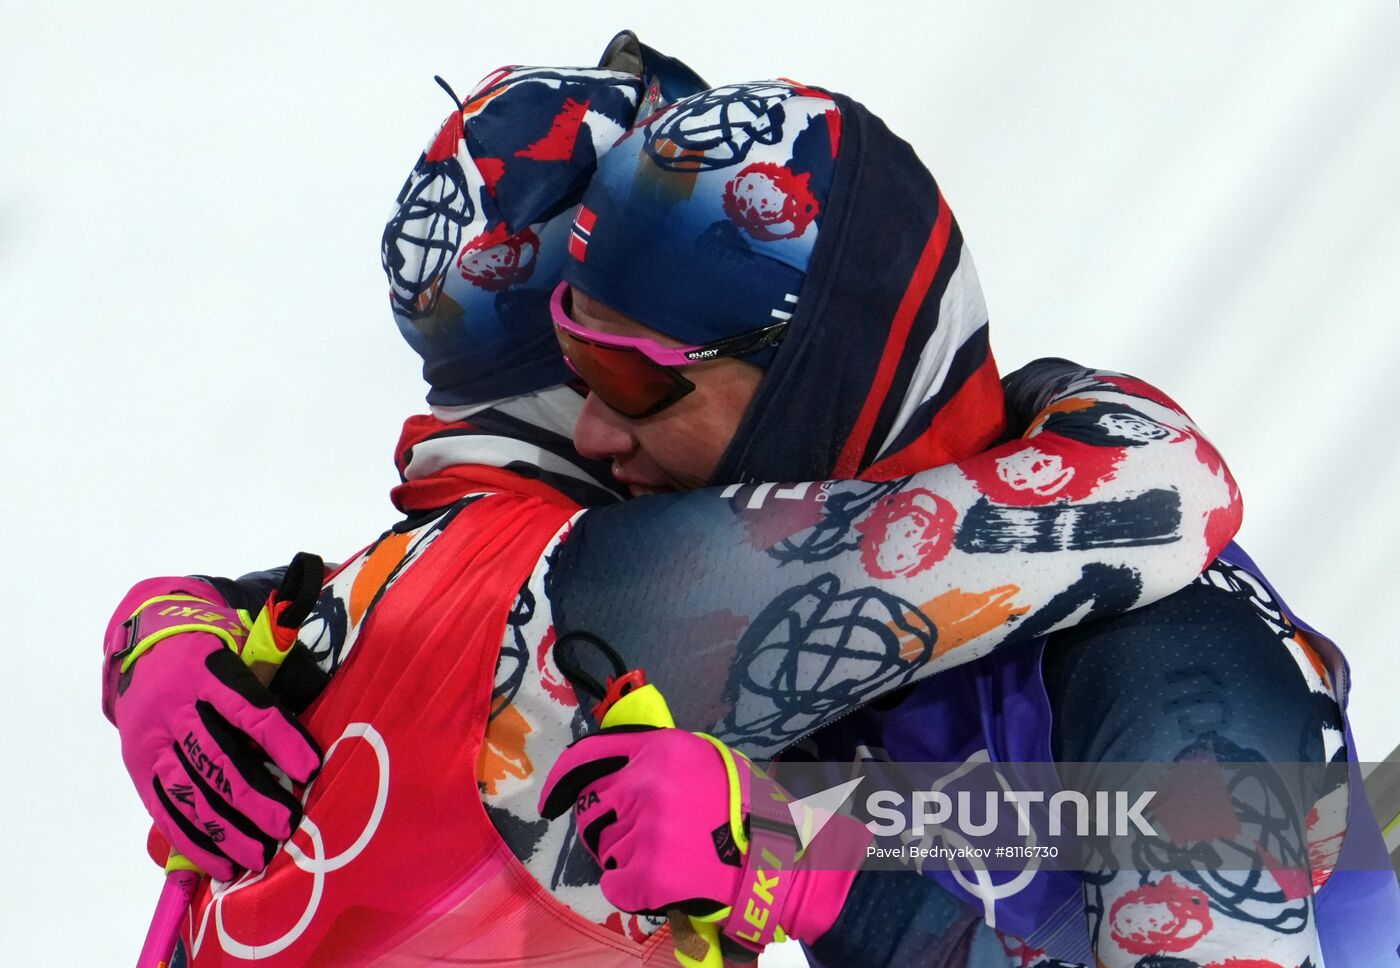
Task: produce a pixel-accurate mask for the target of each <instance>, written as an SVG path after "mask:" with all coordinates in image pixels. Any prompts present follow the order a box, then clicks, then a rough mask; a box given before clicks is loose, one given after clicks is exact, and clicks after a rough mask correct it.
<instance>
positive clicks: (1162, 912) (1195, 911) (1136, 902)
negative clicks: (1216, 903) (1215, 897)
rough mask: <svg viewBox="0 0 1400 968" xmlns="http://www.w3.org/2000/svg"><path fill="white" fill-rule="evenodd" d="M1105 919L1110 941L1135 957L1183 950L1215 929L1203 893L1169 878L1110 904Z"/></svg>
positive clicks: (1132, 892) (1131, 892)
mask: <svg viewBox="0 0 1400 968" xmlns="http://www.w3.org/2000/svg"><path fill="white" fill-rule="evenodd" d="M1108 920H1109V923H1110V924H1111V925H1112V928H1113V940H1114V941H1116V942H1117V943H1118V946H1119V947H1120V948H1122V949H1123V950H1124V951H1126V952H1128V953H1129V954H1135V955H1151V954H1161V953H1162V952H1164V951H1185V950H1186V949H1187V948H1189V947H1191V946H1192V945H1193V944H1195V943H1196V942H1197V941H1199V940H1201V938H1203V937H1205V936H1206V935H1207V934H1209V933H1210V931H1211V928H1213V927H1214V923H1213V922H1212V921H1211V917H1210V902H1209V901H1208V900H1207V898H1206V895H1205V892H1203V891H1198V890H1196V889H1195V888H1193V887H1185V886H1183V885H1181V884H1178V883H1177V882H1176V881H1174V880H1172V878H1170V877H1168V878H1166V879H1164V880H1163V881H1162V883H1160V884H1144V885H1143V886H1142V887H1139V888H1136V889H1134V890H1131V891H1129V892H1128V893H1127V894H1124V895H1123V896H1122V897H1120V898H1119V899H1118V900H1116V901H1114V902H1113V907H1112V908H1111V909H1110V910H1109V913H1108Z"/></svg>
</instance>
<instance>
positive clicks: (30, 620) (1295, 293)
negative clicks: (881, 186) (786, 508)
mask: <svg viewBox="0 0 1400 968" xmlns="http://www.w3.org/2000/svg"><path fill="white" fill-rule="evenodd" d="M857 9H858V8H857V7H856V5H854V4H849V3H840V4H837V3H831V4H824V3H820V2H807V3H803V4H801V5H786V6H780V5H774V4H766V5H765V4H754V3H751V2H750V3H742V4H739V3H735V4H730V3H710V4H705V5H695V4H685V5H681V4H658V3H653V4H649V5H646V6H645V7H641V6H637V5H627V4H619V3H590V4H587V5H584V4H579V3H567V4H565V3H540V2H530V0H519V2H513V3H496V4H489V5H488V4H478V3H459V4H454V5H441V6H437V7H429V6H425V5H421V4H420V5H412V6H410V5H396V4H384V3H380V4H372V5H371V4H359V5H345V4H331V3H329V2H323V3H315V4H310V3H307V4H271V3H268V4H248V5H238V6H237V8H235V5H232V4H221V5H205V4H201V5H194V4H177V3H173V2H171V3H154V2H150V3H140V4H100V3H97V2H95V0H93V2H89V3H74V2H58V0H49V2H45V3H42V4H39V3H22V2H16V0H4V2H0V296H2V297H3V298H0V307H2V308H0V313H3V317H2V318H3V322H4V326H3V330H0V332H2V333H3V336H0V361H2V363H3V379H0V405H3V413H4V419H3V422H2V423H0V452H3V455H4V457H3V460H4V477H3V489H4V490H3V494H4V498H5V499H4V501H3V503H0V515H3V519H0V533H2V534H3V535H4V544H5V580H4V582H3V588H4V592H3V594H4V599H3V604H4V615H5V616H6V619H7V621H6V635H5V639H6V641H5V644H4V647H3V648H4V652H3V655H4V656H5V658H6V660H7V661H6V663H5V667H4V674H3V679H0V682H3V686H0V689H2V690H3V691H0V730H3V737H4V747H3V749H4V753H3V757H4V759H3V764H4V768H5V769H4V779H3V781H2V782H0V821H3V822H0V962H3V963H5V964H21V963H26V964H27V963H39V962H41V961H42V962H44V963H49V964H64V965H67V964H83V965H123V964H128V963H130V961H131V960H132V959H133V957H134V955H135V953H136V951H137V949H138V947H139V945H140V939H141V937H142V934H143V933H144V930H145V926H146V922H147V918H148V916H149V912H150V908H151V905H152V903H153V901H154V898H155V896H156V894H157V892H158V890H159V884H160V876H159V874H158V872H157V871H156V869H155V868H154V867H152V866H151V865H150V862H149V861H148V860H147V859H146V858H145V854H144V850H143V843H144V838H145V831H146V827H147V823H146V820H145V819H144V817H143V814H142V811H141V808H140V806H139V803H138V801H137V799H136V797H135V795H134V793H133V792H132V791H131V790H130V788H129V781H128V779H127V777H126V775H125V773H124V771H123V770H122V767H121V764H120V759H119V756H118V747H117V737H116V733H115V731H114V730H113V729H111V727H110V726H108V724H107V723H106V722H105V721H104V720H103V719H102V717H101V714H100V712H99V710H98V690H99V662H98V655H99V651H100V641H99V640H100V636H101V630H102V627H103V624H104V622H105V620H106V617H107V614H108V611H109V609H110V608H111V607H112V605H113V604H114V602H115V601H116V599H117V598H118V596H119V595H120V594H121V593H122V592H123V591H124V590H125V588H126V587H127V586H128V584H129V583H130V582H132V581H133V580H135V579H137V578H140V577H143V576H147V575H151V574H159V573H175V574H179V573H184V572H188V571H195V570H199V571H210V572H215V573H232V574H237V573H239V572H241V571H243V570H247V569H248V568H251V567H258V566H265V565H269V564H272V563H276V562H279V561H285V560H286V559H287V558H289V557H290V555H291V554H292V552H294V551H296V550H297V549H299V548H310V549H316V550H321V551H324V552H325V553H326V554H327V555H328V556H335V555H339V554H344V553H345V552H347V551H349V550H352V549H354V548H356V547H358V546H359V545H360V544H362V543H363V542H364V541H366V540H368V539H369V538H371V537H373V536H374V535H375V534H376V533H377V532H378V531H379V530H380V529H381V528H382V527H383V526H384V525H386V524H388V523H389V522H390V520H391V517H392V514H391V512H390V509H389V505H388V503H387V499H386V496H385V492H386V490H387V489H388V487H389V486H391V485H392V484H393V483H394V482H395V475H394V471H393V466H392V462H391V451H392V446H393V442H394V439H395V436H396V434H397V431H398V426H399V423H400V420H401V419H402V417H403V416H405V415H406V414H408V413H410V412H413V411H414V410H416V409H417V408H418V407H419V405H420V401H421V395H422V387H421V386H420V383H419V380H418V376H417V370H416V362H417V360H416V357H414V356H413V355H412V354H411V353H410V352H409V350H408V349H407V348H406V347H405V346H404V345H402V344H401V343H400V341H399V337H398V335H397V333H396V331H395V329H394V326H393V323H392V321H391V319H390V316H389V312H388V309H387V305H386V299H385V284H384V280H383V278H382V276H381V274H380V270H379V265H378V240H379V234H380V230H381V227H382V224H383V221H384V219H385V218H386V217H387V215H388V213H389V208H390V204H391V202H392V200H393V197H394V194H395V192H396V191H397V189H398V187H399V185H400V183H401V182H402V180H403V178H404V176H405V175H406V174H407V172H408V170H409V168H410V167H411V165H412V163H413V161H414V159H415V157H416V156H417V154H418V152H419V150H420V149H421V147H422V145H423V144H424V143H425V141H426V140H427V138H428V137H429V136H430V135H431V134H432V132H433V130H434V129H435V127H436V125H437V124H438V123H439V122H440V121H441V119H442V118H443V117H444V116H445V115H446V114H447V112H448V110H449V108H450V105H449V103H448V101H447V99H446V97H445V95H443V94H442V92H440V91H439V90H438V88H437V87H436V86H435V85H434V84H433V82H432V75H433V74H434V73H441V74H443V75H444V76H445V77H447V78H448V79H449V80H450V81H451V82H452V83H453V84H454V86H455V87H456V88H457V90H458V91H463V90H465V89H467V88H469V87H470V86H471V85H472V84H473V83H474V82H475V81H476V79H477V78H478V77H480V76H481V75H483V74H484V73H486V71H487V70H489V69H490V68H492V67H495V66H496V65H498V64H501V63H506V62H524V63H537V64H588V63H592V62H593V61H594V60H595V59H596V57H597V55H598V53H599V52H600V51H601V49H602V47H603V45H604V44H605V43H606V42H607V40H608V39H609V38H610V37H611V36H612V34H613V32H614V31H615V30H616V29H619V28H622V27H632V28H634V29H636V30H637V31H638V32H639V33H640V34H641V36H642V38H643V39H644V40H646V41H647V42H649V43H651V44H653V45H654V46H657V47H659V48H661V49H662V50H665V51H668V52H671V53H674V54H677V55H679V56H682V57H684V58H685V59H687V60H688V61H689V62H690V63H691V64H693V65H694V66H695V67H696V68H697V69H698V70H699V71H700V72H701V73H702V74H703V75H705V76H706V77H707V78H708V79H709V80H710V81H711V82H713V83H719V82H723V81H732V80H748V79H754V78H759V77H768V76H773V75H787V76H791V77H796V78H798V79H801V80H805V81H810V82H813V83H818V84H822V85H824V86H827V87H831V88H835V89H837V90H841V91H844V92H847V93H849V94H851V95H853V96H855V97H857V98H859V99H861V100H862V101H864V102H865V103H867V104H868V105H869V106H871V107H872V108H873V109H875V110H876V111H877V112H878V113H880V114H881V115H883V116H884V117H885V118H886V119H887V121H888V122H889V123H890V126H891V127H892V128H893V129H894V130H895V131H897V132H899V133H901V134H902V135H904V136H905V137H906V138H908V139H909V140H910V141H911V142H912V143H913V144H914V145H915V146H916V147H917V148H918V149H919V151H920V153H921V154H922V156H923V158H924V159H925V161H926V162H927V163H928V164H929V166H930V168H932V170H933V171H934V173H935V174H936V175H937V177H938V179H939V182H940V184H941V185H942V188H943V190H944V192H945V194H946V195H947V197H948V198H949V199H950V200H951V203H952V205H953V207H954V210H955V211H956V212H957V214H958V217H959V219H960V220H961V222H962V225H963V228H964V230H965V232H966V234H967V238H968V240H969V244H970V246H971V250H972V252H973V253H974V255H975V257H976V260H977V265H978V267H979V269H980V272H981V276H982V281H983V285H984V288H985V290H986V293H987V300H988V303H989V306H990V309H991V314H992V320H993V332H994V334H995V345H996V347H997V355H998V358H999V361H1000V362H1001V364H1002V366H1003V369H1004V370H1005V371H1009V370H1010V369H1012V368H1014V367H1015V366H1017V365H1019V364H1020V363H1023V362H1025V361H1027V360H1029V359H1031V358H1033V357H1035V356H1038V355H1046V354H1053V355H1061V356H1067V357H1070V358H1073V359H1076V360H1080V361H1082V362H1086V363H1092V364H1097V365H1102V366H1110V367H1115V368H1119V369H1123V370H1127V371H1130V372H1132V373H1135V374H1138V375H1141V376H1143V377H1146V378H1147V379H1149V380H1151V381H1152V382H1154V383H1156V384H1158V385H1160V386H1162V387H1165V388H1167V389H1168V390H1169V391H1170V392H1171V393H1172V395H1173V396H1175V397H1176V398H1177V399H1178V400H1179V401H1181V402H1182V403H1183V404H1184V405H1185V406H1186V407H1187V408H1188V409H1189V410H1190V411H1191V412H1192V414H1193V415H1194V416H1195V417H1196V418H1197V420H1198V421H1199V422H1200V424H1201V425H1202V426H1203V427H1204V428H1206V430H1207V432H1208V433H1209V434H1210V435H1211V437H1212V438H1213V440H1214V441H1215V442H1216V443H1217V444H1219V445H1220V447H1221V449H1222V450H1223V451H1224V452H1225V454H1226V455H1227V457H1228V459H1229V461H1230V464H1231V467H1232V468H1233V469H1234V471H1235V474H1236V476H1237V477H1238V479H1239V481H1240V483H1241V485H1242V487H1243V490H1244V493H1245V499H1246V507H1247V513H1246V522H1245V527H1244V532H1243V541H1244V543H1245V545H1246V546H1247V547H1248V548H1249V549H1250V550H1251V551H1252V552H1253V553H1254V555H1255V556H1256V558H1257V559H1258V560H1259V561H1260V563H1261V564H1262V565H1263V566H1264V568H1265V569H1266V571H1267V572H1268V573H1269V575H1270V576H1271V577H1272V578H1273V579H1274V581H1275V582H1276V583H1277V585H1278V586H1279V587H1280V588H1281V589H1282V590H1283V591H1284V593H1285V594H1286V596H1287V597H1288V598H1289V600H1290V602H1291V603H1292V604H1293V605H1294V606H1295V608H1297V610H1298V611H1299V612H1301V613H1302V615H1303V616H1304V617H1306V618H1308V619H1309V620H1311V621H1312V622H1313V623H1315V624H1317V625H1318V626H1320V627H1321V628H1322V629H1324V630H1327V631H1330V632H1331V633H1333V635H1334V636H1335V638H1336V639H1337V640H1338V641H1339V642H1340V643H1341V644H1342V645H1343V647H1344V648H1345V649H1346V650H1347V652H1348V653H1349V655H1350V657H1351V661H1352V665H1353V669H1354V670H1355V690H1354V692H1353V696H1352V702H1353V706H1352V709H1353V722H1354V723H1355V727H1356V735H1357V738H1358V742H1359V744H1360V748H1361V751H1362V753H1363V755H1364V756H1368V757H1370V758H1377V757H1380V756H1382V755H1384V754H1385V753H1386V752H1388V751H1389V750H1390V749H1391V748H1392V747H1393V746H1395V745H1396V744H1397V742H1400V718H1397V717H1396V716H1395V714H1394V709H1395V704H1396V694H1397V692H1400V663H1397V661H1396V660H1395V658H1394V657H1393V654H1392V652H1393V645H1392V642H1393V638H1394V636H1393V632H1392V631H1391V630H1390V629H1389V628H1387V627H1386V625H1385V624H1383V621H1384V619H1383V616H1384V615H1385V614H1386V610H1387V609H1388V608H1389V607H1390V606H1392V605H1393V604H1394V595H1395V581H1396V577H1397V576H1396V569H1395V565H1396V560H1397V550H1396V549H1397V547H1400V516H1397V513H1396V501H1397V497H1400V495H1397V486H1396V481H1397V478H1400V448H1397V447H1396V446H1395V444H1394V440H1395V438H1396V433H1395V430H1394V429H1393V425H1394V417H1393V415H1394V414H1396V413H1400V217H1397V211H1400V178H1397V175H1400V107H1398V106H1400V13H1398V12H1397V9H1396V5H1395V3H1394V2H1391V0H1372V2H1369V3H1351V2H1342V0H1332V2H1329V3H1327V4H1314V3H1302V2H1281V0H1268V2H1234V3H1230V4H1217V3H1207V2H1183V0H1172V2H1150V3H1134V4H1121V3H1040V4H1034V5H1033V4H1029V3H1022V4H1009V3H998V4H985V3H960V4H954V3H930V2H922V3H919V4H917V5H915V4H912V3H911V4H908V5H902V4H893V3H890V4H882V5H879V6H876V5H873V4H867V5H865V6H864V7H863V8H861V9H863V10H864V11H865V12H863V13H861V14H859V15H857V14H856V13H855V11H856V10H857ZM872 11H878V13H875V12H872ZM857 16H859V18H860V19H856V18H857ZM45 956H50V960H45ZM794 956H795V952H792V951H787V952H782V953H777V954H776V955H775V956H770V958H769V959H766V961H767V962H768V963H769V964H772V965H778V964H796V963H797V962H796V961H794V960H791V959H792V958H793V957H794Z"/></svg>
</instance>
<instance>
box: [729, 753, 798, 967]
mask: <svg viewBox="0 0 1400 968" xmlns="http://www.w3.org/2000/svg"><path fill="white" fill-rule="evenodd" d="M751 770H752V772H751V774H750V781H749V783H750V786H749V816H748V821H749V822H748V849H747V852H746V853H745V855H744V872H743V874H742V875H741V877H740V881H739V894H738V896H737V897H736V898H735V901H734V905H733V909H732V910H731V911H730V914H729V919H728V920H727V921H725V922H724V933H725V934H727V935H729V937H731V938H734V939H735V940H736V941H738V942H740V943H741V944H743V945H745V946H746V947H751V948H753V949H754V950H756V951H760V950H762V949H763V948H764V947H765V946H767V945H768V944H770V943H771V942H773V941H785V940H787V935H786V934H785V933H784V931H783V929H782V927H780V926H779V924H778V919H779V917H780V916H781V915H782V911H783V908H784V905H785V903H786V901H787V898H788V894H789V892H790V891H791V890H792V885H793V880H794V874H795V873H796V871H795V868H796V866H797V862H798V861H799V860H800V859H801V857H802V845H801V843H800V841H799V839H798V835H797V828H796V826H795V825H794V824H793V819H792V815H791V813H790V812H789V811H788V804H789V803H790V802H791V800H792V797H791V796H790V795H789V794H788V792H787V791H786V790H784V789H783V788H782V787H781V786H779V785H778V784H777V783H775V782H773V780H772V779H771V778H770V777H769V776H768V775H767V774H766V773H764V772H763V771H761V770H759V769H758V768H757V767H754V766H752V765H751Z"/></svg>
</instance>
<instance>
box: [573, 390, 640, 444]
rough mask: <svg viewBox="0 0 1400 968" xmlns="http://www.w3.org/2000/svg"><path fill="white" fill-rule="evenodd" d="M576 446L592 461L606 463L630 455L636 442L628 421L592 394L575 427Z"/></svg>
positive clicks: (584, 402)
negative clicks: (608, 460) (605, 460)
mask: <svg viewBox="0 0 1400 968" xmlns="http://www.w3.org/2000/svg"><path fill="white" fill-rule="evenodd" d="M574 446H575V447H577V448H578V452H579V453H580V454H582V455H583V456H584V457H587V458H589V459H590V460H603V459H605V458H609V457H626V456H628V455H630V454H631V453H632V451H633V450H634V449H635V448H636V446H637V439H636V438H635V437H633V436H632V430H631V428H630V426H629V425H628V420H627V418H626V417H624V416H622V415H621V414H620V413H618V412H617V411H616V410H614V409H613V408H612V407H610V406H608V405H607V404H606V403H604V402H603V401H601V400H599V399H598V395H597V394H596V393H590V394H589V395H588V397H587V399H585V400H584V401H583V410H582V411H581V412H580V413H579V415H578V423H577V424H575V425H574Z"/></svg>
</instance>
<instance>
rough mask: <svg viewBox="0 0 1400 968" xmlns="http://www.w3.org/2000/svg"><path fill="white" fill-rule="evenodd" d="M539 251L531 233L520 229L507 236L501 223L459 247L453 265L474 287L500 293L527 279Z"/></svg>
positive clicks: (538, 243)
mask: <svg viewBox="0 0 1400 968" xmlns="http://www.w3.org/2000/svg"><path fill="white" fill-rule="evenodd" d="M539 251H540V239H539V236H537V235H535V233H534V232H532V231H530V230H529V229H521V230H520V231H519V232H516V233H515V234H514V235H511V234H509V233H508V232H507V231H506V227H505V224H504V223H502V224H500V225H497V226H496V227H495V228H493V229H492V230H491V231H489V232H483V233H481V234H480V235H478V236H477V237H476V238H474V239H471V240H469V241H468V242H467V244H466V245H464V246H462V251H461V253H460V254H458V256H457V268H458V269H459V270H461V272H462V278H463V279H465V280H467V282H470V283H471V284H472V285H474V286H476V287H477V288H479V289H485V290H486V291H487V292H500V291H501V290H503V289H507V288H509V287H510V286H513V285H515V284H516V283H519V282H524V281H525V280H526V279H529V278H530V274H531V273H532V272H534V271H535V256H536V255H537V254H538V253H539Z"/></svg>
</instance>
